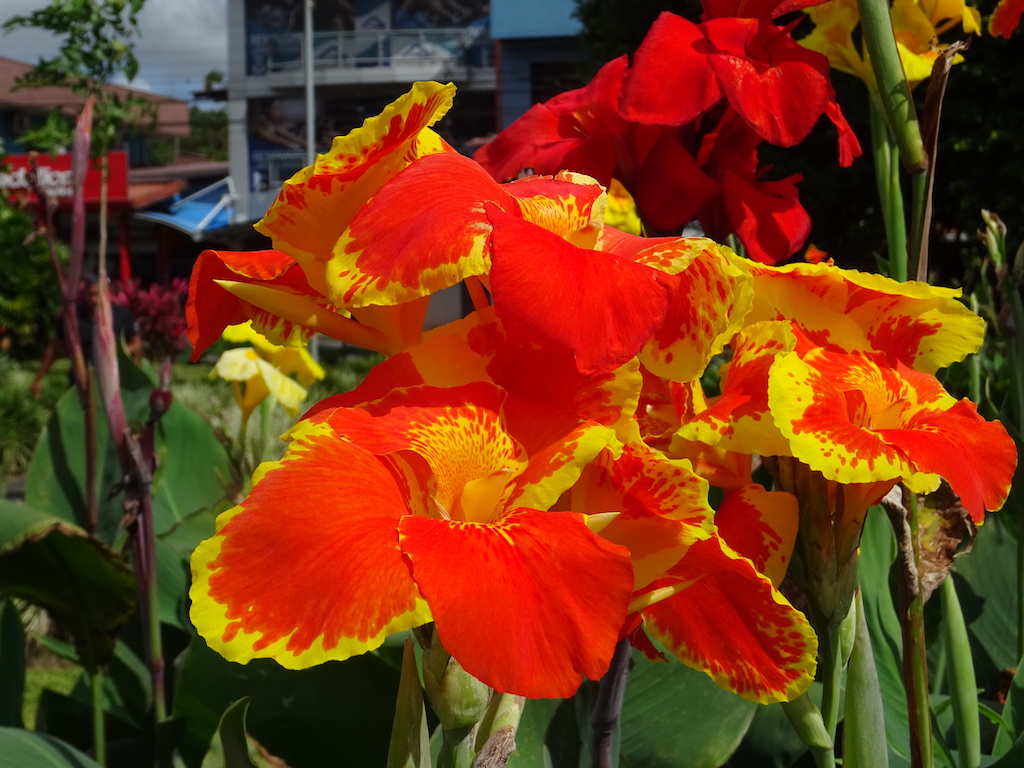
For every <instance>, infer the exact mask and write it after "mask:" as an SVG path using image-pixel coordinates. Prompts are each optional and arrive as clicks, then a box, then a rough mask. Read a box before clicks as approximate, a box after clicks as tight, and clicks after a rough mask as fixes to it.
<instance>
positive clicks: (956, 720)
mask: <svg viewBox="0 0 1024 768" xmlns="http://www.w3.org/2000/svg"><path fill="white" fill-rule="evenodd" d="M941 590H942V635H943V640H944V641H945V645H946V650H947V654H946V655H947V656H948V658H949V671H950V674H949V693H950V699H951V700H952V702H953V725H954V727H955V728H956V749H957V754H958V755H959V762H960V768H978V766H979V765H981V729H980V721H979V719H978V714H979V713H978V681H977V679H976V678H975V676H974V660H973V656H972V654H971V643H970V640H968V638H967V625H966V624H965V623H964V614H963V611H962V610H961V609H960V600H959V599H958V598H957V595H956V585H955V584H954V583H953V577H952V575H950V576H947V577H946V580H945V581H944V582H942V587H941Z"/></svg>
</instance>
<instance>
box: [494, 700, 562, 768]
mask: <svg viewBox="0 0 1024 768" xmlns="http://www.w3.org/2000/svg"><path fill="white" fill-rule="evenodd" d="M561 703H562V702H561V700H560V699H531V700H528V701H527V702H526V705H525V706H524V707H523V717H522V719H521V720H520V721H519V729H518V730H517V731H516V749H515V752H513V753H512V754H511V755H510V756H509V760H508V768H546V766H549V765H550V764H551V762H550V756H549V755H548V754H547V752H548V748H547V746H546V745H545V739H546V737H547V735H548V726H549V725H551V724H552V718H553V717H554V714H555V711H556V710H557V709H558V705H559V704H561ZM576 738H578V737H576Z"/></svg>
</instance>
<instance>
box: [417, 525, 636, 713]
mask: <svg viewBox="0 0 1024 768" xmlns="http://www.w3.org/2000/svg"><path fill="white" fill-rule="evenodd" d="M400 532H401V548H402V552H404V553H405V555H406V556H407V557H408V558H409V559H410V560H411V561H412V570H413V576H414V578H415V579H416V583H417V585H418V586H419V588H420V589H421V590H422V592H423V594H424V595H425V596H426V597H427V600H428V601H429V602H430V607H431V611H432V613H433V616H434V621H435V624H436V626H437V633H438V635H439V637H440V638H441V641H442V642H443V643H444V647H445V649H447V650H448V652H449V653H451V654H452V656H454V657H455V658H456V659H458V660H459V663H460V664H461V665H462V666H463V667H464V668H465V670H466V671H467V672H469V673H470V674H471V675H473V676H474V677H476V678H478V679H479V680H481V681H483V682H484V683H486V684H487V685H489V686H491V687H492V688H494V689H496V690H498V691H503V692H506V693H514V694H518V695H520V696H526V697H528V698H564V697H568V696H571V695H572V694H573V693H574V692H575V691H576V688H577V687H578V686H579V684H580V676H581V675H582V676H585V677H588V678H590V679H592V680H596V679H597V678H599V677H601V675H603V674H604V672H605V671H606V670H607V668H608V664H609V662H610V661H611V656H612V652H613V650H614V648H615V644H616V642H617V641H618V638H619V629H620V627H621V626H622V622H623V620H624V619H625V617H626V605H627V603H628V602H629V596H630V592H631V588H632V584H633V574H632V569H631V567H630V564H629V556H628V554H627V553H626V551H625V550H624V549H622V548H621V547H617V546H615V545H613V544H609V543H608V542H606V541H604V540H603V539H601V538H600V537H598V536H597V535H595V534H594V533H592V532H591V531H590V530H589V529H588V528H587V526H586V524H585V523H584V522H583V518H582V516H581V515H575V514H572V513H568V512H537V511H534V510H527V509H519V510H516V511H514V512H512V513H511V514H509V515H507V516H506V517H505V518H503V519H502V520H500V521H499V522H497V523H494V524H489V525H488V524H474V523H460V522H455V521H447V520H434V519H430V518H424V517H405V518H403V520H402V522H401V525H400Z"/></svg>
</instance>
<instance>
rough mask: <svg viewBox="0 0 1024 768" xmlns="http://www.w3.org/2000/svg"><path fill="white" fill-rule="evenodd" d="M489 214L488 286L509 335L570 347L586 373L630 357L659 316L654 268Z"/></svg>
mask: <svg viewBox="0 0 1024 768" xmlns="http://www.w3.org/2000/svg"><path fill="white" fill-rule="evenodd" d="M490 218H491V221H492V222H493V224H494V231H493V234H492V242H493V255H492V266H491V292H492V295H493V296H494V304H495V309H496V310H497V314H498V318H499V319H501V321H502V322H503V323H504V324H505V328H506V330H507V331H508V332H509V333H510V334H512V335H514V336H519V337H522V338H528V339H536V340H537V341H540V342H546V343H551V344H555V345H556V346H557V347H559V348H561V349H564V350H570V351H572V352H573V353H574V354H575V357H576V366H577V368H578V369H579V371H580V373H583V374H585V375H590V374H601V373H606V372H608V371H611V370H613V369H615V368H618V367H619V366H620V365H622V364H623V363H625V362H626V361H627V360H629V359H630V358H632V357H635V356H636V354H637V353H638V352H639V351H640V347H641V346H642V345H643V343H644V342H645V341H646V340H647V339H648V338H649V337H650V336H651V334H652V333H653V332H654V329H655V328H657V327H658V326H659V325H661V323H663V322H664V319H665V310H666V307H667V306H668V291H667V290H666V288H665V286H664V285H663V284H662V282H661V278H662V277H663V275H662V274H661V273H660V272H658V271H656V270H654V269H651V268H649V267H645V266H642V265H639V264H635V263H633V262H631V261H628V260H625V259H621V258H617V257H615V256H613V255H610V254H607V253H602V252H600V251H592V250H588V249H584V248H577V247H576V246H574V245H572V244H571V243H569V242H567V241H565V240H563V239H562V238H560V237H558V236H556V235H553V234H551V233H550V232H547V231H546V230H544V229H541V228H540V227H537V226H535V225H531V224H529V223H527V222H525V221H523V220H521V219H518V218H515V217H513V216H509V215H508V214H503V213H500V212H498V211H493V210H492V211H491V212H490ZM609 307H613V308H614V311H608V308H609ZM580 318H586V322H580Z"/></svg>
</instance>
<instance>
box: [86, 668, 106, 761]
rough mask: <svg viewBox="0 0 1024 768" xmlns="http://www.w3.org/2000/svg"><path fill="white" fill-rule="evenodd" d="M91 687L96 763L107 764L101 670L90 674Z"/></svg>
mask: <svg viewBox="0 0 1024 768" xmlns="http://www.w3.org/2000/svg"><path fill="white" fill-rule="evenodd" d="M90 683H91V685H92V739H93V744H94V745H95V749H96V762H97V763H99V764H100V765H106V764H107V731H106V722H105V720H104V715H105V710H104V701H103V698H104V697H103V670H102V669H99V668H97V669H96V670H95V671H94V672H92V673H91V674H90Z"/></svg>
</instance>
